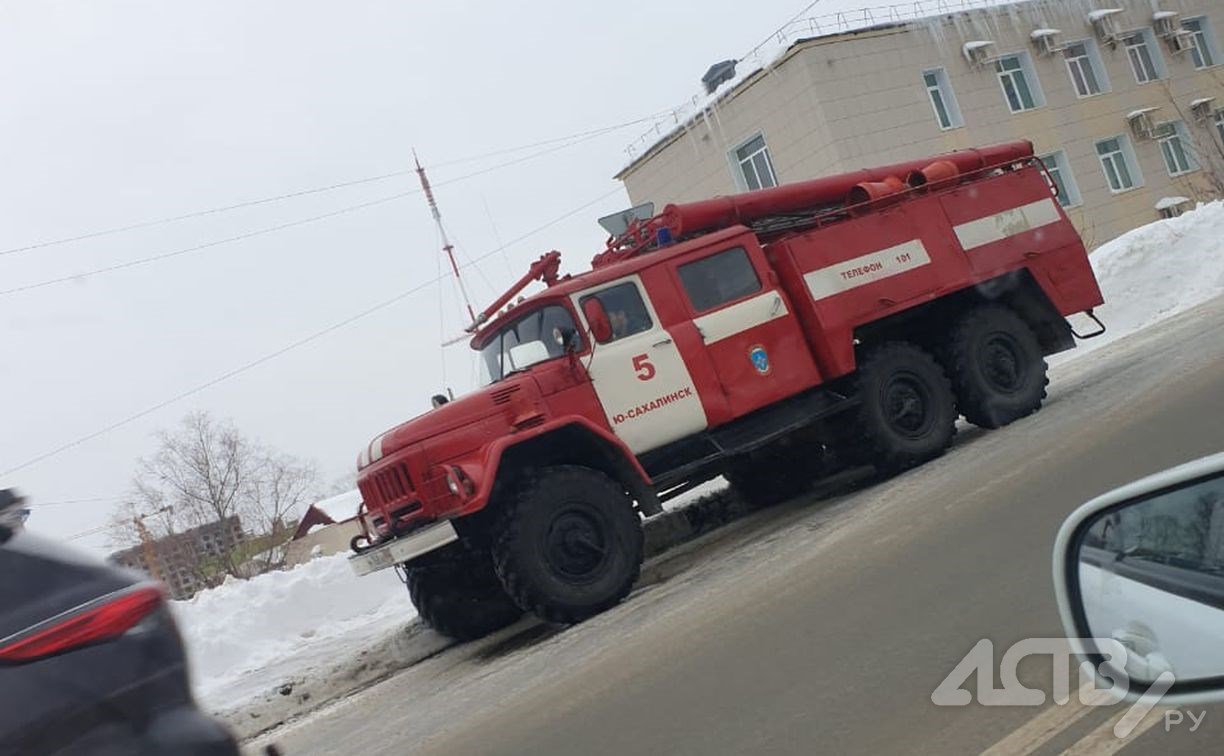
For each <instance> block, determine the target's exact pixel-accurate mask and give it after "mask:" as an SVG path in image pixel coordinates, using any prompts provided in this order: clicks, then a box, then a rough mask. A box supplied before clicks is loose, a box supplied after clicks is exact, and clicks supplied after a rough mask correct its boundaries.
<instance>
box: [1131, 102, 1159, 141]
mask: <svg viewBox="0 0 1224 756" xmlns="http://www.w3.org/2000/svg"><path fill="white" fill-rule="evenodd" d="M1157 110H1160V108H1143V109H1142V110H1136V111H1133V112H1131V113H1128V114H1127V116H1126V121H1127V123H1129V124H1130V129H1131V133H1132V134H1134V135H1135V138H1136V139H1143V140H1147V139H1155V138H1156V136H1155V134H1156V120H1155V119H1154V118H1152V114H1153V113H1155V112H1156V111H1157Z"/></svg>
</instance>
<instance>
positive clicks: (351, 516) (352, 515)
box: [285, 491, 362, 568]
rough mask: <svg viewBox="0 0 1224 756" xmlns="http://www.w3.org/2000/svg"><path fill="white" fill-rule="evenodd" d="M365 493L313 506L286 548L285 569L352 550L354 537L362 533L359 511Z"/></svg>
mask: <svg viewBox="0 0 1224 756" xmlns="http://www.w3.org/2000/svg"><path fill="white" fill-rule="evenodd" d="M360 506H361V493H360V492H358V491H348V492H347V493H342V494H340V495H339V496H333V497H331V498H330V499H324V500H323V501H319V502H315V503H314V504H311V505H310V507H309V508H308V509H307V510H306V513H305V514H304V515H302V519H301V520H300V521H299V522H298V525H297V530H296V531H295V532H294V534H293V536H292V537H291V538H290V539H289V542H288V543H287V544H286V545H285V567H286V568H292V567H296V566H298V565H299V564H304V563H306V562H309V561H310V560H311V559H314V558H315V557H320V556H327V555H329V554H339V553H341V552H344V551H348V550H349V544H350V543H351V541H352V540H353V537H354V536H356V535H360V534H361V532H362V531H361V523H360V522H359V521H358V519H357V509H358V507H360Z"/></svg>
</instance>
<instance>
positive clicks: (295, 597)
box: [170, 554, 416, 707]
mask: <svg viewBox="0 0 1224 756" xmlns="http://www.w3.org/2000/svg"><path fill="white" fill-rule="evenodd" d="M170 607H171V611H172V612H173V613H174V616H175V619H176V620H177V622H178V624H179V628H180V629H181V631H182V633H183V638H184V640H185V642H186V645H187V653H188V658H189V659H190V661H191V668H192V676H193V680H194V682H195V686H196V692H197V693H198V694H199V695H200V697H201V698H202V699H203V701H204V702H205V703H206V704H209V705H213V706H217V705H222V704H224V705H225V706H227V707H230V706H233V705H235V704H238V703H240V702H241V700H243V699H245V698H249V697H252V696H255V695H258V694H260V693H264V692H266V691H267V690H268V689H271V688H275V687H277V686H279V685H280V684H281V683H282V681H283V680H287V679H291V678H293V677H294V676H295V675H300V674H301V673H303V672H304V671H306V670H309V669H311V668H312V667H314V666H317V665H319V664H321V663H324V662H327V661H332V660H334V659H336V658H337V657H339V656H344V655H346V654H357V653H359V652H360V651H361V650H362V648H363V645H364V644H365V643H367V642H369V641H371V640H373V639H374V638H376V637H378V636H380V635H384V634H386V633H387V632H391V631H393V630H394V629H395V628H397V627H401V626H403V625H405V624H407V623H408V621H409V620H411V619H412V618H413V617H415V616H416V614H415V612H414V611H413V608H412V604H411V602H410V601H409V600H408V593H407V591H406V590H405V589H404V586H403V584H402V583H400V581H399V578H398V577H397V576H396V574H395V572H394V571H392V570H384V571H382V572H377V573H374V574H372V575H367V576H365V577H360V578H359V577H357V575H355V574H354V573H353V571H352V569H351V568H350V567H349V566H348V564H347V562H346V556H345V555H344V554H337V555H334V556H329V557H322V558H319V559H315V560H312V561H310V562H307V563H305V564H303V565H301V566H299V567H297V568H295V569H292V570H286V571H284V572H270V573H267V574H265V575H260V576H258V577H255V578H252V579H251V580H232V579H231V580H229V581H227V582H226V583H224V584H223V585H220V586H218V587H216V588H213V589H211V590H207V591H203V592H201V593H199V594H197V595H196V596H195V597H194V598H192V599H191V600H189V601H172V602H170Z"/></svg>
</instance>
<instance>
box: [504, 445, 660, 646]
mask: <svg viewBox="0 0 1224 756" xmlns="http://www.w3.org/2000/svg"><path fill="white" fill-rule="evenodd" d="M642 544H643V535H642V525H641V521H640V520H639V518H638V515H637V512H635V511H634V509H633V501H632V500H631V499H630V498H629V495H628V494H627V493H626V492H625V490H624V489H623V488H622V487H621V485H620V484H619V483H617V482H616V481H614V480H612V479H611V478H609V477H608V476H607V475H604V474H603V473H601V472H599V471H598V470H592V469H590V468H587V467H577V466H572V465H565V466H557V467H546V468H543V469H541V470H538V471H534V472H531V473H529V474H528V475H527V476H525V478H524V480H523V481H522V483H521V484H520V485H519V488H518V492H517V495H516V496H514V497H513V498H512V499H511V500H509V501H507V502H506V504H505V509H504V511H503V514H502V524H501V527H500V528H498V534H497V538H496V540H495V541H494V544H493V563H494V567H495V568H496V570H497V576H498V577H499V578H500V579H501V583H502V585H503V586H504V587H505V589H506V592H507V593H508V594H509V595H510V596H511V597H512V598H513V599H514V601H515V603H517V604H518V605H519V606H520V607H522V608H523V609H524V610H526V611H529V612H533V613H534V614H536V615H538V616H539V617H541V618H542V619H544V620H547V621H549V622H560V623H572V622H581V621H582V620H584V619H586V618H588V617H591V616H593V615H596V614H598V613H600V612H602V611H604V610H605V609H608V608H610V607H612V606H614V605H616V604H617V603H619V602H620V601H621V600H622V599H623V598H625V596H627V595H629V591H630V589H632V588H633V583H634V582H635V581H636V580H637V577H638V573H639V571H640V569H641V564H642Z"/></svg>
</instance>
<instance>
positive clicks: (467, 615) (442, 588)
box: [404, 543, 523, 641]
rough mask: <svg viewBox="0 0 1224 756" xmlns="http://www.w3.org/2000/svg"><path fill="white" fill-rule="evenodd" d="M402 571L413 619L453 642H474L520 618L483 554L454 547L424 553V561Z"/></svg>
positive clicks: (516, 608) (486, 553) (486, 556)
mask: <svg viewBox="0 0 1224 756" xmlns="http://www.w3.org/2000/svg"><path fill="white" fill-rule="evenodd" d="M404 572H405V574H406V580H405V582H406V583H407V584H408V595H409V597H411V599H412V604H413V606H415V607H416V610H417V614H419V615H420V617H421V619H422V620H424V621H425V624H427V625H429V626H430V627H432V628H433V629H434V630H437V631H438V632H439V633H442V634H443V635H449V636H450V637H452V638H454V639H456V640H460V641H468V640H475V639H476V638H480V637H483V636H485V635H488V634H489V633H491V632H493V631H494V630H500V629H501V628H503V627H506V626H508V625H511V624H513V623H514V622H515V621H516V620H518V618H519V617H521V616H522V615H523V610H522V609H519V607H518V605H517V604H515V603H514V601H512V600H511V599H510V596H508V595H507V594H506V591H505V590H504V589H502V586H501V583H500V582H499V581H498V579H497V575H496V573H494V571H493V560H492V558H491V557H490V556H489V552H488V551H477V550H475V549H470V548H467V547H465V546H464V545H463V544H461V543H454V544H451V545H449V546H446V547H444V548H442V549H439V550H438V551H436V552H434V553H433V554H430V555H429V557H428V561H427V562H423V563H421V564H412V565H405V567H404Z"/></svg>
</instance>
